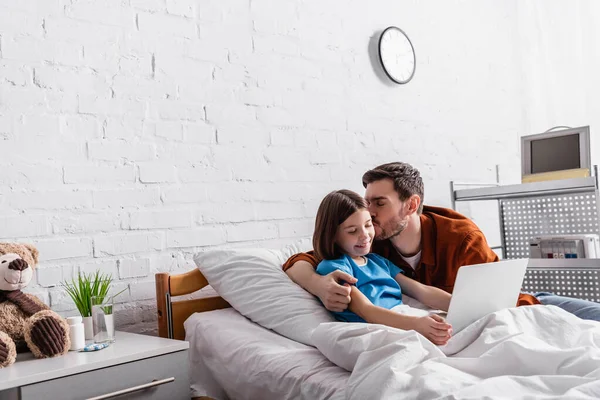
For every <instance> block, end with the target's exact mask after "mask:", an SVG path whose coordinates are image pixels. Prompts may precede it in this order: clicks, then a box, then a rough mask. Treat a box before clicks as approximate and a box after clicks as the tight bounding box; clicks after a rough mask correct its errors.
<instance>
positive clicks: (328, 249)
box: [313, 189, 368, 260]
mask: <svg viewBox="0 0 600 400" xmlns="http://www.w3.org/2000/svg"><path fill="white" fill-rule="evenodd" d="M367 207H368V204H367V201H366V200H365V199H364V198H363V197H362V196H361V195H359V194H358V193H355V192H353V191H351V190H346V189H342V190H336V191H335V192H331V193H329V194H328V195H327V196H325V198H323V200H322V201H321V204H320V205H319V210H318V211H317V218H316V220H315V232H314V233H313V249H314V250H315V256H317V258H318V259H319V260H332V259H335V258H339V257H341V255H342V252H341V251H340V249H339V248H338V246H337V245H336V244H335V236H336V233H337V230H338V227H339V226H340V225H341V224H342V223H344V221H345V220H346V219H347V218H348V217H349V216H351V215H352V214H354V213H355V212H356V211H358V210H363V209H366V208H367Z"/></svg>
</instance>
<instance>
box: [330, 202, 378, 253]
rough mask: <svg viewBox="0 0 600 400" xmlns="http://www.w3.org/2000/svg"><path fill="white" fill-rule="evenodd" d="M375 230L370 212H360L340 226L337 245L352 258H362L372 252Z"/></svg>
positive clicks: (364, 210) (336, 239) (336, 236)
mask: <svg viewBox="0 0 600 400" xmlns="http://www.w3.org/2000/svg"><path fill="white" fill-rule="evenodd" d="M374 236H375V229H374V228H373V222H372V221H371V214H370V213H369V210H366V209H363V210H358V211H356V212H355V213H354V214H352V215H351V216H349V217H348V218H346V220H345V221H344V222H342V224H341V225H340V226H338V229H337V232H336V235H335V243H336V244H337V245H338V246H340V248H341V249H342V251H343V252H344V253H345V254H348V255H349V256H350V257H360V256H364V255H365V254H368V253H369V252H370V251H371V242H372V241H373V237H374Z"/></svg>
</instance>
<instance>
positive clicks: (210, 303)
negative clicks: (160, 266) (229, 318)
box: [155, 269, 231, 340]
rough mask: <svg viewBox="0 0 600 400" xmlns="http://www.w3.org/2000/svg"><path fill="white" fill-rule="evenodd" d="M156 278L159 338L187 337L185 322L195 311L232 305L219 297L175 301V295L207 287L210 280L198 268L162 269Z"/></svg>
mask: <svg viewBox="0 0 600 400" xmlns="http://www.w3.org/2000/svg"><path fill="white" fill-rule="evenodd" d="M155 281H156V310H157V313H158V335H159V336H160V337H163V338H169V339H178V340H185V330H184V328H183V323H184V322H185V320H186V319H187V318H188V317H189V316H190V315H192V314H193V313H195V312H204V311H212V310H220V309H222V308H227V307H231V305H230V304H229V303H228V302H226V301H225V300H224V299H223V298H222V297H220V296H213V297H204V298H200V299H192V300H179V301H173V299H172V298H173V297H174V296H183V295H186V294H190V293H194V292H196V291H198V290H200V289H202V288H203V287H206V286H208V281H207V280H206V278H205V277H204V275H202V273H201V272H200V270H198V269H194V270H193V271H190V272H186V273H184V274H178V275H171V274H169V273H168V272H161V273H158V274H156V275H155Z"/></svg>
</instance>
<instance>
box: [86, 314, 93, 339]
mask: <svg viewBox="0 0 600 400" xmlns="http://www.w3.org/2000/svg"><path fill="white" fill-rule="evenodd" d="M83 330H84V332H85V340H92V339H94V324H93V322H92V317H83Z"/></svg>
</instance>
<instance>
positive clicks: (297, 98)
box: [0, 0, 600, 332]
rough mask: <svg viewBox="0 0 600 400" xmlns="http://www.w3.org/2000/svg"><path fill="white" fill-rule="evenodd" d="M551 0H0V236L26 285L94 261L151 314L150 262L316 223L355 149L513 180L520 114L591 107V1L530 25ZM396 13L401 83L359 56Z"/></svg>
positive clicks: (352, 169) (129, 309) (163, 264)
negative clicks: (32, 263)
mask: <svg viewBox="0 0 600 400" xmlns="http://www.w3.org/2000/svg"><path fill="white" fill-rule="evenodd" d="M564 4H565V1H564V0H544V1H542V0H537V1H534V2H529V3H528V4H527V5H523V4H521V2H518V1H517V0H511V1H505V2H497V1H492V0H487V1H475V0H473V1H470V2H467V3H465V2H459V1H445V0H444V1H442V0H438V1H434V2H433V4H432V2H428V3H427V4H422V3H419V2H412V3H407V2H398V1H394V0H382V1H380V2H376V3H373V4H369V5H368V6H367V4H366V3H365V2H364V1H359V0H333V1H325V2H324V1H319V0H281V1H272V0H252V1H251V2H248V1H247V0H129V1H115V0H100V1H87V0H86V1H70V0H22V1H9V0H0V171H1V173H0V240H4V241H8V240H18V241H26V242H33V243H35V244H36V245H37V246H38V248H39V250H40V255H41V263H40V266H39V270H38V272H37V274H36V279H35V280H34V282H33V283H32V285H31V287H30V288H29V291H30V292H32V293H35V294H36V295H38V296H39V297H41V298H43V299H44V300H45V301H47V302H49V303H50V305H51V306H52V307H53V308H54V309H55V310H57V311H60V312H61V313H63V314H65V315H69V314H73V313H75V310H74V306H73V303H72V302H71V301H70V300H69V299H68V297H66V296H65V292H64V289H63V288H62V287H61V282H62V281H64V280H65V279H70V278H71V277H73V276H76V274H77V273H78V272H80V271H81V272H86V273H90V272H93V271H95V270H96V269H100V270H102V271H103V272H105V273H110V274H112V276H113V277H114V279H115V292H116V291H118V290H121V289H126V290H125V292H124V293H123V294H121V295H120V296H119V298H118V300H117V301H118V302H119V303H120V305H119V314H120V315H119V318H118V325H119V326H120V328H122V329H126V330H130V331H141V332H154V331H155V323H154V320H155V317H154V315H155V314H154V283H153V274H154V273H155V272H158V271H177V272H183V271H185V270H189V269H190V268H193V262H192V261H191V259H192V255H193V254H194V252H195V251H198V250H199V249H203V248H207V247H212V246H219V247H223V246H228V247H249V246H270V245H272V246H280V245H282V244H285V243H289V242H291V241H293V240H294V239H296V238H299V237H306V236H309V235H310V234H311V231H312V229H313V223H314V221H313V217H314V214H315V212H316V208H317V206H318V203H319V201H320V199H321V198H322V196H323V195H325V194H326V193H328V192H329V191H331V190H334V189H338V188H344V187H345V188H350V189H354V190H357V191H359V192H362V190H363V189H362V187H361V184H360V177H361V175H362V173H363V172H364V171H365V170H366V169H368V168H369V167H372V166H375V165H377V164H379V163H382V162H387V161H392V160H403V161H408V162H411V163H413V164H415V166H417V167H419V168H420V169H421V171H422V173H423V175H424V178H425V181H426V199H427V202H428V203H430V204H438V205H448V204H449V192H448V181H449V180H451V179H454V180H459V181H467V180H470V181H490V180H493V179H495V165H496V164H500V165H501V171H509V173H508V174H506V173H505V174H504V175H503V177H505V178H507V179H508V180H511V179H513V180H514V179H516V178H518V171H519V169H518V162H519V148H518V136H519V135H520V134H523V133H533V132H539V131H543V130H545V129H547V128H549V127H551V126H553V125H565V124H566V125H578V124H592V125H593V123H594V122H598V115H600V114H598V113H597V112H595V110H596V109H597V107H594V105H597V101H596V100H597V97H593V96H592V93H597V92H598V91H599V90H600V87H599V86H600V81H599V80H598V76H597V74H596V73H595V71H597V70H598V69H599V68H600V58H599V57H598V55H597V54H598V52H597V51H595V49H597V44H598V42H600V37H598V33H599V32H600V31H599V30H593V29H591V28H590V26H591V25H590V24H589V22H590V21H594V19H598V18H599V17H600V15H599V14H600V7H599V6H598V5H597V4H596V3H594V2H592V1H582V2H579V3H578V4H580V7H579V8H577V7H575V8H573V7H572V8H569V13H567V14H566V17H564V18H563V17H561V18H560V19H561V26H564V27H565V29H560V30H555V29H554V26H553V25H552V23H551V22H548V24H549V25H548V26H544V29H543V31H541V30H540V31H538V30H536V29H537V27H539V26H540V25H539V21H553V20H555V19H557V18H558V17H557V16H559V15H560V16H562V15H563V14H562V13H563V11H564V9H565V7H564ZM540 16H541V17H540ZM540 18H541V19H540ZM532 21H535V23H532ZM581 21H583V22H586V23H580V22H581ZM389 25H398V26H400V27H401V28H403V29H404V30H405V31H406V32H407V33H408V34H409V36H410V38H411V39H412V41H413V44H414V46H415V48H416V54H417V71H416V75H415V78H414V80H413V81H412V82H410V83H409V84H408V85H403V86H398V85H394V84H391V83H390V82H389V81H387V80H386V79H383V78H382V71H381V68H380V67H379V65H378V64H377V61H376V59H375V61H373V60H374V54H376V53H375V52H374V45H375V44H376V42H377V37H378V33H379V32H380V31H381V30H382V29H384V28H385V27H387V26H389ZM567 28H568V29H567ZM564 32H569V34H571V35H573V36H572V37H571V39H570V40H546V39H545V38H546V37H547V35H552V37H556V38H557V39H560V38H562V35H563V34H564ZM582 32H583V33H582ZM524 38H525V39H526V40H525V39H524ZM570 43H578V46H570V45H569V44H570ZM554 46H559V47H560V48H555V47H554ZM565 52H566V53H568V54H570V57H569V63H564V62H562V58H561V57H562V54H563V53H565ZM553 57H554V58H556V59H555V62H553V63H550V64H549V65H546V64H545V65H543V68H541V66H540V65H539V62H540V60H546V59H554V58H553ZM522 64H523V65H524V66H523V65H522ZM541 69H543V72H544V74H542V75H540V73H539V71H540V70H541ZM563 77H570V79H571V80H564V79H563ZM556 88H558V89H556ZM573 88H576V90H575V89H573ZM554 90H559V92H556V93H555V92H552V91H554ZM573 90H574V91H573ZM581 91H585V92H581ZM561 94H563V95H561ZM573 99H577V101H574V100H573ZM594 99H596V100H594ZM594 101H595V103H594ZM547 102H550V103H551V104H550V106H549V107H546V104H547ZM593 111H594V112H593ZM596 129H597V126H596ZM592 132H594V126H592ZM593 140H595V139H593ZM594 145H595V148H600V146H597V143H595V142H594ZM596 153H597V151H596ZM596 155H598V154H596Z"/></svg>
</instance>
